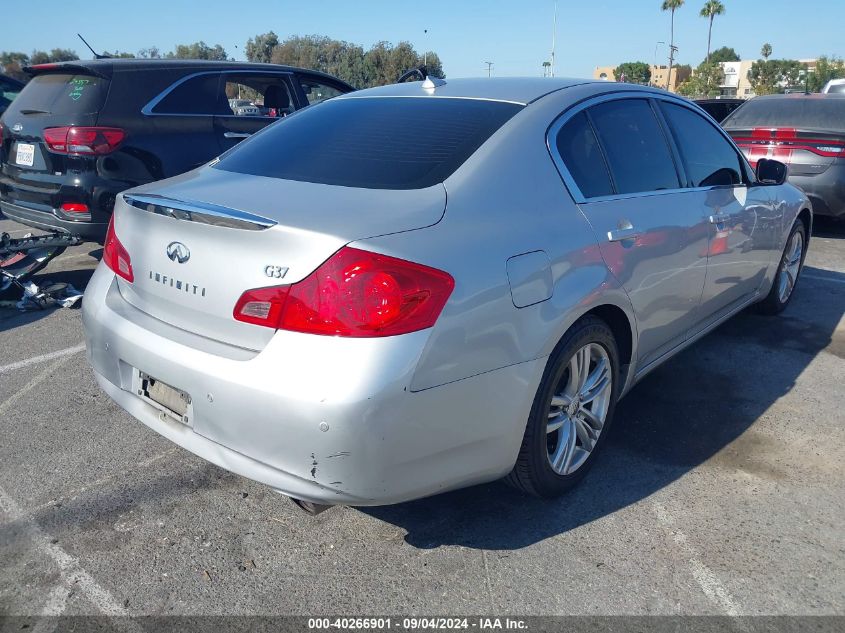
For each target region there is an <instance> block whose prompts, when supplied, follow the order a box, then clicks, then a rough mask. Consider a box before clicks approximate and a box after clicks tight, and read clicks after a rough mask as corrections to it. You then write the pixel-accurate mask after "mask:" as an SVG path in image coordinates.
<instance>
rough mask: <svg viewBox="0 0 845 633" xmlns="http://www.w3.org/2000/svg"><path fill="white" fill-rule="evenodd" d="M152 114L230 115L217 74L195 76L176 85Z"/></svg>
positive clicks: (157, 104) (155, 107) (155, 106)
mask: <svg viewBox="0 0 845 633" xmlns="http://www.w3.org/2000/svg"><path fill="white" fill-rule="evenodd" d="M152 111H153V113H154V114H231V113H232V111H231V110H230V109H229V107H228V105H227V104H226V102H225V101H224V99H223V90H222V88H221V86H220V75H219V74H218V73H212V74H204V75H197V76H196V77H191V78H190V79H187V80H185V81H183V82H182V83H180V84H177V85H176V86H175V87H174V88H173V89H172V90H171V91H170V92H168V93H167V94H165V95H164V97H163V98H162V99H161V100H160V101H159V102H158V103H156V104H155V105H154V106H153V108H152Z"/></svg>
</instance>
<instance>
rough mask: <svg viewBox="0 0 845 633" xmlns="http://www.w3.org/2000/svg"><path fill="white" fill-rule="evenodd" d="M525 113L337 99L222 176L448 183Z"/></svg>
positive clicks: (235, 160) (464, 102)
mask: <svg viewBox="0 0 845 633" xmlns="http://www.w3.org/2000/svg"><path fill="white" fill-rule="evenodd" d="M520 109H522V106H520V105H516V104H512V103H502V102H498V101H479V100H473V99H449V98H425V97H420V98H407V97H405V98H403V97H384V98H354V99H332V100H330V101H325V102H323V103H320V104H317V105H314V106H310V107H308V108H306V109H304V110H301V111H299V112H297V113H296V114H294V115H291V116H289V117H286V118H285V119H282V120H281V121H279V122H277V123H274V124H273V125H272V126H270V127H268V128H266V130H265V131H263V132H261V133H260V134H257V135H256V136H254V137H253V138H251V139H249V140H248V141H245V142H244V143H242V144H241V145H239V146H237V147H235V148H234V149H233V150H232V151H230V152H228V153H226V154H224V155H223V157H222V158H221V160H220V162H219V163H217V165H216V168H217V169H224V170H226V171H234V172H238V173H243V174H251V175H255V176H269V177H271V178H284V179H287V180H301V181H306V182H315V183H322V184H327V185H343V186H347V187H359V188H365V189H420V188H424V187H430V186H432V185H434V184H436V183H438V182H442V181H443V180H445V179H446V178H448V177H449V175H450V174H452V173H453V172H454V171H455V170H456V169H457V168H458V167H459V166H460V165H461V164H462V163H463V162H464V161H465V160H466V159H467V158H469V157H470V156H471V155H472V153H473V152H475V150H477V149H478V148H479V147H480V146H481V144H482V143H484V141H486V140H487V139H488V138H490V136H491V135H492V134H493V133H494V132H495V131H496V130H498V129H499V128H500V127H501V126H502V125H503V124H504V123H505V122H506V121H507V120H508V119H510V118H511V117H512V116H513V115H514V114H516V113H517V112H518V111H519V110H520Z"/></svg>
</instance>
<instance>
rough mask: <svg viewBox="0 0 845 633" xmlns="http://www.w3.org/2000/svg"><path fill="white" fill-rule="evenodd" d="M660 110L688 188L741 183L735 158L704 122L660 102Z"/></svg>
mask: <svg viewBox="0 0 845 633" xmlns="http://www.w3.org/2000/svg"><path fill="white" fill-rule="evenodd" d="M660 107H661V108H662V109H663V113H664V115H665V116H666V121H667V122H668V123H669V128H670V129H671V130H672V135H673V136H674V137H675V142H676V143H677V145H678V151H680V153H681V159H682V160H683V162H684V168H685V169H686V173H687V178H688V179H689V180H690V185H691V186H693V187H709V186H713V185H737V184H740V183H741V182H742V177H741V176H740V174H741V173H742V172H741V171H740V162H739V155H738V154H737V152H736V151H735V150H734V148H733V146H732V145H731V144H730V143H729V142H728V141H727V139H725V137H724V136H722V135H721V134H720V133H719V131H718V130H716V128H715V127H713V125H712V124H710V123H709V122H708V121H707V119H705V118H704V117H702V116H701V115H699V114H697V113H695V112H693V111H692V110H690V109H688V108H685V107H683V106H679V105H676V104H673V103H661V104H660Z"/></svg>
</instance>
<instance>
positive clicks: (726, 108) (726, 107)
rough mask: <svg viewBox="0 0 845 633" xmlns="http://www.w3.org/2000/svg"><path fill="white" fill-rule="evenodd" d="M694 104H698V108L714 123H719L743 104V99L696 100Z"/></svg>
mask: <svg viewBox="0 0 845 633" xmlns="http://www.w3.org/2000/svg"><path fill="white" fill-rule="evenodd" d="M695 102H696V103H697V104H698V107H700V108H701V109H702V110H704V111H705V112H706V113H707V114H709V115H710V116H712V117H713V118H714V119H715V120H716V122H720V121H722V120H724V118H725V117H726V116H728V115H729V114H730V113H731V112H733V111H734V110H736V109H737V108H738V107H739V106H741V105H742V104H743V103H745V99H731V98H725V99H696V100H695Z"/></svg>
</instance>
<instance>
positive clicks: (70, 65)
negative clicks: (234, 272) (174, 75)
mask: <svg viewBox="0 0 845 633" xmlns="http://www.w3.org/2000/svg"><path fill="white" fill-rule="evenodd" d="M65 68H66V69H68V70H70V71H75V70H78V69H79V68H86V69H89V70H91V71H93V72H94V73H95V74H99V75H103V76H105V77H107V78H108V77H110V76H111V75H112V73H114V72H115V71H122V70H155V69H156V68H169V69H176V70H178V69H185V70H195V71H197V72H202V71H214V70H264V71H276V72H278V71H288V72H305V73H308V74H310V75H316V76H319V77H325V78H327V79H331V80H332V81H334V82H340V83H342V84H344V85H347V86H349V84H347V83H346V82H345V81H343V80H342V79H339V78H337V77H335V76H333V75H329V74H327V73H323V72H320V71H319V70H309V69H307V68H297V67H295V66H285V65H282V64H262V63H257V62H238V61H214V60H208V59H141V58H116V57H114V58H106V59H75V60H73V61H67V62H54V63H48V64H35V65H33V66H27V67H26V68H24V71H25V72H28V73H30V74H33V75H37V74H40V73H42V72H57V71H59V72H60V71H61V70H62V69H65ZM349 89H350V90H352V89H353V88H352V86H349Z"/></svg>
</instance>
